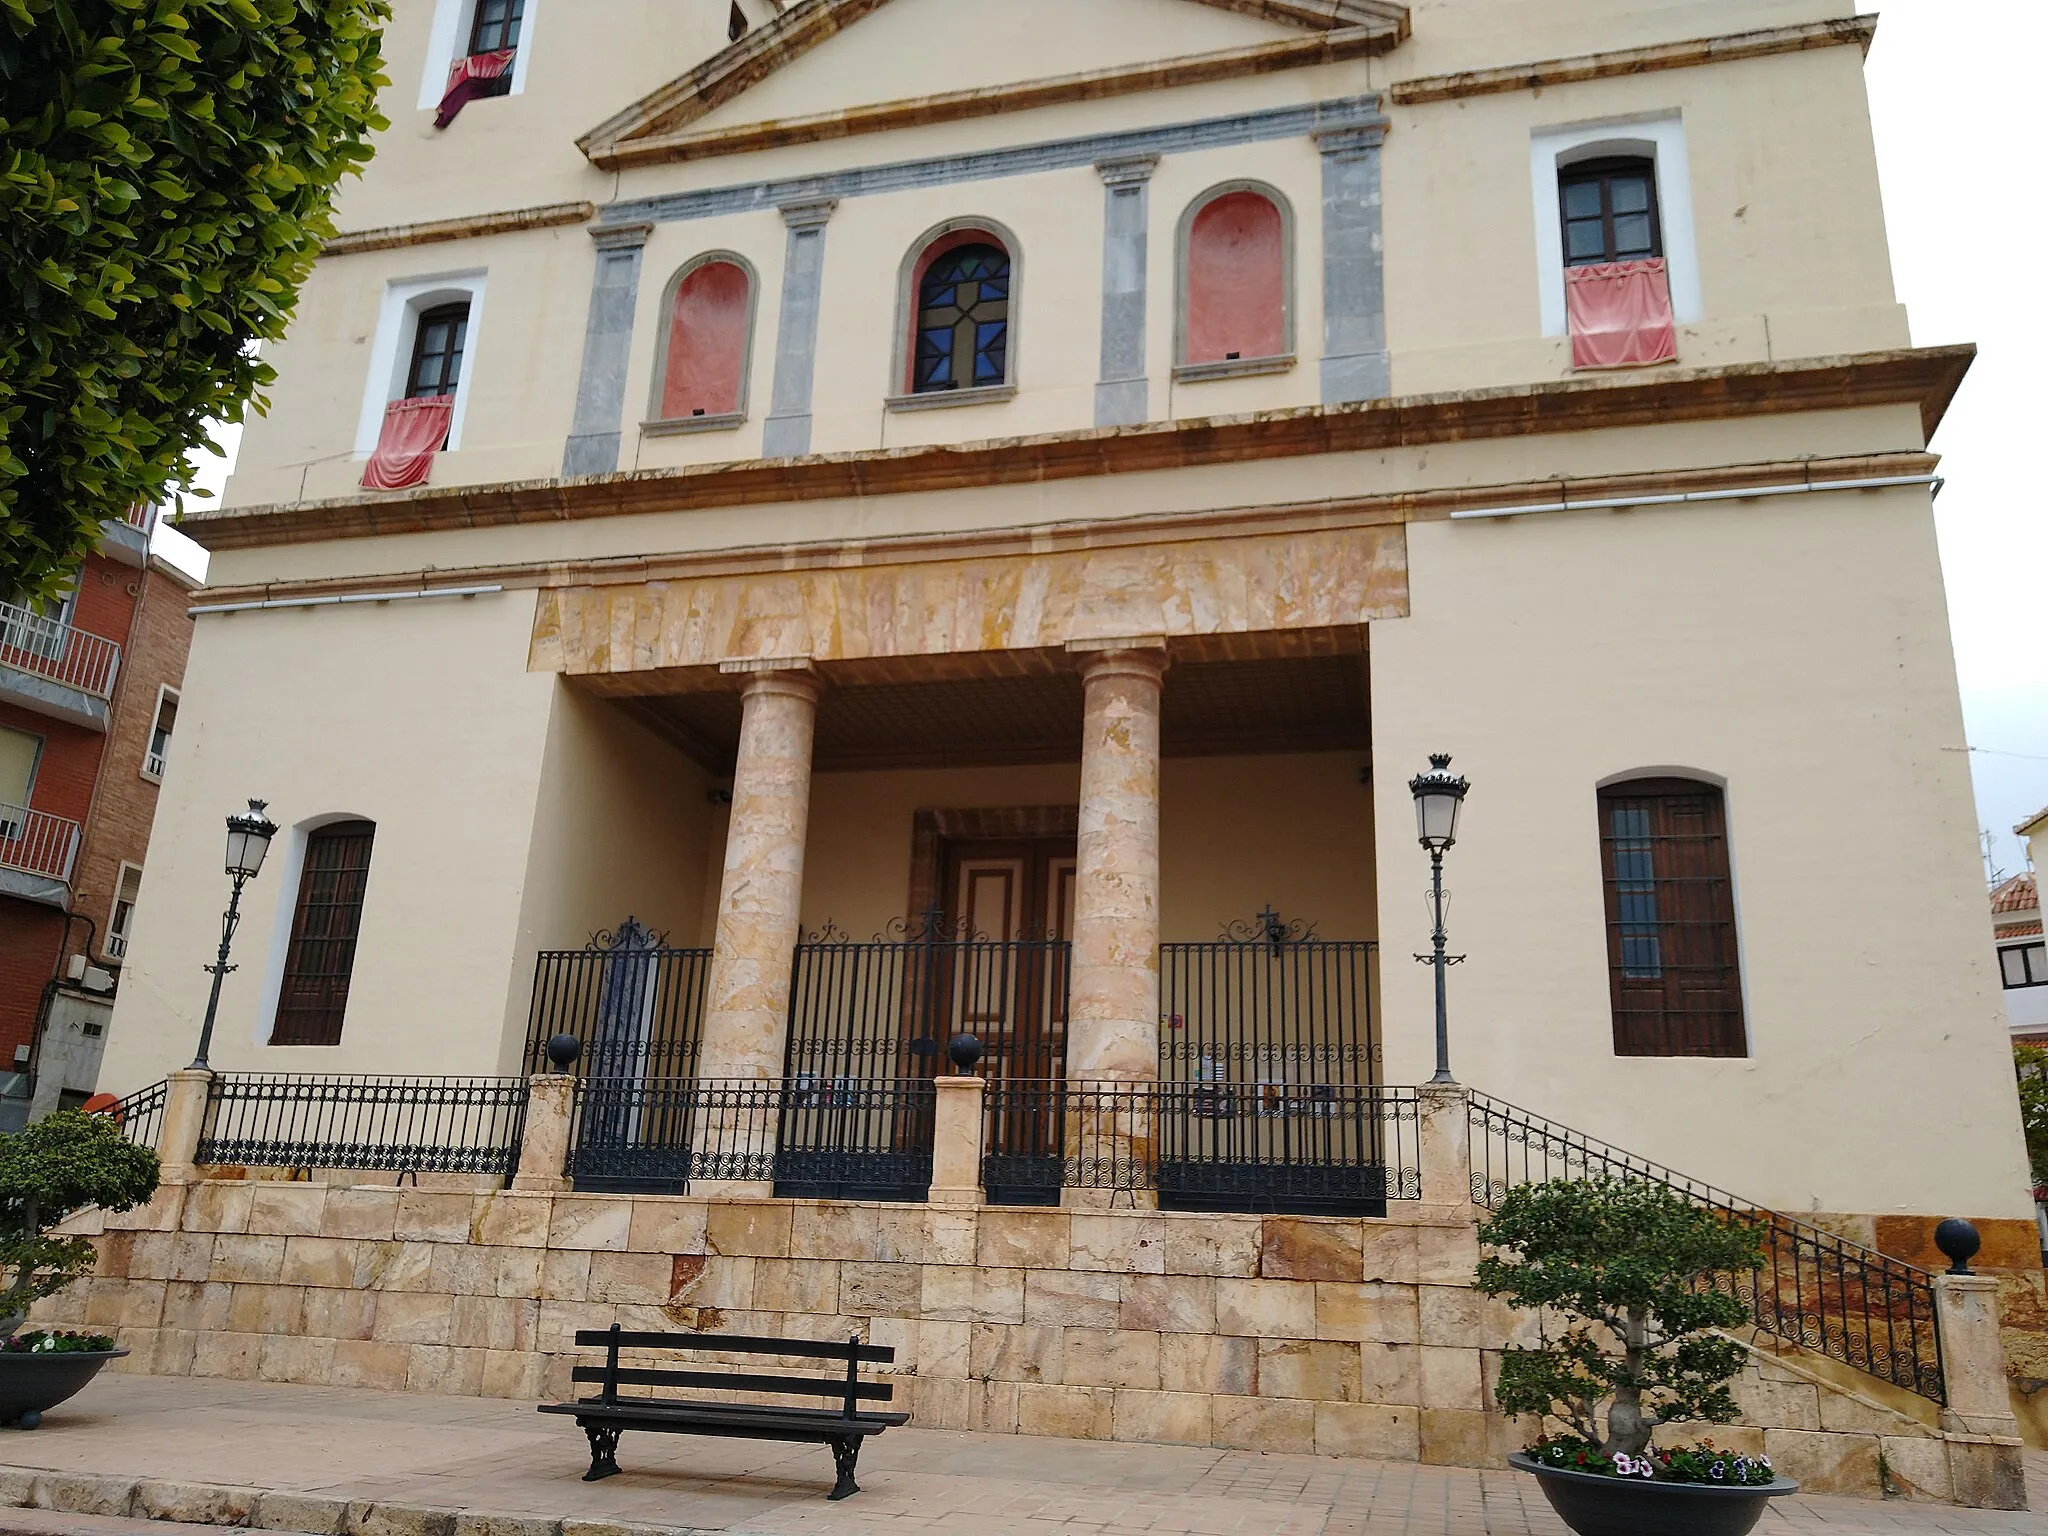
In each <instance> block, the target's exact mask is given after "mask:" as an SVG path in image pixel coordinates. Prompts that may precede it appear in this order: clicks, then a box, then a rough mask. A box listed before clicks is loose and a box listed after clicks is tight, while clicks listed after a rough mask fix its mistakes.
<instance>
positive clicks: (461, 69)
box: [434, 48, 517, 128]
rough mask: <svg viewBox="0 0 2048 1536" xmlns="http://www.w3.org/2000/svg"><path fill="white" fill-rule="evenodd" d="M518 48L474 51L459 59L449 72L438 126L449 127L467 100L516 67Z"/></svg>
mask: <svg viewBox="0 0 2048 1536" xmlns="http://www.w3.org/2000/svg"><path fill="white" fill-rule="evenodd" d="M516 52H517V50H515V49H512V48H500V49H499V50H498V51H497V52H496V53H472V54H471V55H469V57H468V58H465V59H457V60H456V61H455V65H454V67H453V68H452V69H450V70H449V71H448V89H447V90H445V91H443V92H442V93H441V109H440V110H439V111H438V112H436V113H435V114H434V126H435V127H436V128H446V127H447V126H448V125H449V124H450V123H452V122H454V121H455V114H456V113H458V112H460V111H461V110H462V107H463V103H464V102H466V101H468V100H469V99H470V98H471V97H473V96H476V95H478V94H479V93H481V91H482V90H483V87H484V85H485V84H486V82H488V81H492V80H497V79H500V78H501V77H502V76H503V75H504V73H505V71H506V70H508V69H510V68H511V67H512V60H513V58H514V56H515V54H516Z"/></svg>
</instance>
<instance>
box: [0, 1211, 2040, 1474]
mask: <svg viewBox="0 0 2048 1536" xmlns="http://www.w3.org/2000/svg"><path fill="white" fill-rule="evenodd" d="M1393 1210H1394V1212H1395V1214H1393V1215H1391V1216H1390V1217H1389V1218H1388V1219H1385V1220H1353V1219H1311V1218H1295V1217H1277V1216H1268V1217H1258V1216H1228V1215H1195V1214H1180V1213H1163V1212H1154V1211H1078V1210H1077V1211H1059V1210H1022V1209H1015V1208H993V1207H980V1208H976V1207H971V1206H970V1207H957V1206H955V1207H946V1206H919V1205H880V1204H868V1203H827V1202H808V1201H767V1200H764V1201H744V1200H734V1201H705V1200H693V1199H683V1198H667V1197H653V1196H648V1197H624V1196H618V1197H614V1196H600V1195H577V1194H549V1193H523V1192H514V1191H509V1190H508V1191H502V1192H496V1193H471V1192H452V1191H447V1190H436V1189H431V1188H429V1189H410V1188H408V1189H397V1188H393V1187H391V1186H389V1185H385V1186H381V1187H365V1186H354V1187H349V1186H345V1185H341V1184H334V1185H328V1184H321V1183H283V1182H275V1181H242V1180H236V1181H225V1180H209V1181H205V1182H199V1183H193V1184H189V1185H184V1186H167V1187H166V1188H165V1189H164V1190H162V1191H161V1192H160V1193H159V1194H158V1195H157V1197H156V1199H155V1200H154V1201H153V1202H152V1203H151V1204H150V1205H149V1206H147V1207H144V1208H141V1209H138V1210H135V1211H132V1212H128V1213H126V1214H124V1215H111V1216H103V1215H100V1214H98V1213H91V1214H89V1215H87V1216H86V1217H83V1218H80V1220H79V1221H78V1222H77V1223H75V1227H76V1229H77V1230H80V1231H83V1232H85V1233H87V1234H88V1235H90V1236H91V1237H92V1240H93V1242H94V1244H95V1246H96V1247H97V1248H98V1250H99V1254H100V1265H99V1275H98V1277H97V1278H95V1279H93V1280H91V1281H88V1282H85V1283H83V1284H81V1285H79V1286H77V1287H75V1288H73V1290H72V1291H70V1292H68V1293H67V1294H66V1295H64V1296H62V1297H59V1298H56V1299H54V1300H52V1301H50V1302H46V1303H44V1304H42V1306H41V1307H39V1309H38V1312H37V1318H38V1320H39V1321H45V1322H48V1323H51V1324H66V1325H72V1326H85V1327H95V1328H101V1329H106V1330H110V1331H114V1332H117V1333H118V1335H119V1337H120V1339H121V1342H122V1343H123V1344H124V1345H126V1346H127V1347H128V1348H130V1349H131V1350H133V1351H134V1354H133V1355H132V1357H131V1358H130V1359H129V1360H127V1361H126V1362H123V1364H124V1365H125V1366H126V1367H127V1368H128V1369H132V1370H136V1371H143V1372H152V1373H156V1374H160V1375H193V1376H211V1377H228V1378H239V1379H250V1380H267V1381H290V1382H301V1383H308V1384H316V1385H335V1386H352V1387H373V1388H382V1389H387V1390H407V1391H418V1392H435V1393H454V1394H468V1395H481V1396H491V1397H506V1398H532V1399H541V1398H544V1397H557V1396H566V1395H569V1392H570V1384H569V1370H570V1367H571V1364H572V1363H573V1360H574V1358H575V1357H576V1354H577V1352H576V1351H575V1350H574V1348H573V1343H572V1336H573V1334H574V1333H575V1331H576V1330H577V1329H579V1328H601V1327H606V1326H609V1325H610V1324H611V1323H613V1322H618V1323H620V1324H621V1325H623V1326H624V1327H626V1328H629V1329H651V1330H664V1331H666V1330H702V1331H709V1332H742V1333H760V1334H774V1335H784V1336H798V1337H819V1338H839V1339H844V1338H847V1337H851V1336H854V1335H859V1336H860V1337H861V1338H863V1339H865V1340H866V1341H868V1342H870V1343H874V1344H885V1345H890V1346H893V1347H894V1348H895V1350H896V1355H897V1358H896V1362H895V1365H894V1366H893V1367H891V1368H885V1370H884V1374H885V1375H889V1376H893V1378H894V1381H895V1384H896V1387H897V1399H896V1406H898V1407H901V1408H905V1409H908V1410H909V1412H910V1413H911V1414H912V1417H913V1422H914V1423H916V1424H918V1425H922V1426H928V1427H931V1428H939V1429H968V1430H981V1431H988V1432H995V1433H1022V1434H1042V1435H1061V1436H1068V1437H1073V1438H1081V1439H1103V1440H1108V1439H1114V1440H1133V1441H1159V1442H1168V1443H1176V1444H1195V1445H1216V1446H1230V1447H1242V1448H1248V1449H1260V1450H1274V1451H1294V1452H1307V1451H1313V1452H1317V1453H1321V1454H1328V1455H1344V1456H1364V1457H1377V1458H1386V1459H1394V1460H1409V1461H1413V1460H1418V1459H1419V1460H1422V1461H1425V1462H1432V1463H1442V1464H1451V1465H1489V1464H1494V1465H1497V1464H1498V1463H1499V1460H1500V1458H1501V1457H1502V1456H1503V1455H1504V1454H1505V1453H1506V1452H1507V1451H1508V1450H1509V1449H1511V1448H1514V1447H1515V1446H1517V1445H1519V1444H1520V1443H1521V1441H1522V1440H1523V1438H1525V1432H1526V1426H1522V1425H1517V1424H1513V1423H1510V1422H1509V1421H1508V1420H1506V1419H1505V1418H1504V1417H1503V1416H1502V1415H1501V1414H1500V1413H1499V1412H1498V1411H1497V1410H1492V1411H1489V1404H1490V1403H1491V1401H1492V1396H1491V1392H1492V1385H1493V1381H1494V1379H1495V1376H1496V1373H1497V1368H1498V1361H1499V1358H1500V1353H1499V1352H1500V1350H1501V1348H1502V1347H1503V1345H1505V1344H1506V1343H1508V1342H1510V1341H1511V1340H1514V1339H1516V1337H1517V1336H1518V1333H1526V1332H1527V1331H1528V1330H1529V1328H1530V1324H1529V1322H1528V1320H1526V1319H1524V1318H1522V1317H1520V1316H1518V1315H1517V1314H1515V1313H1513V1312H1511V1311H1509V1310H1508V1309H1506V1308H1504V1307H1502V1306H1501V1305H1500V1304H1498V1303H1495V1302H1492V1301H1490V1300H1488V1299H1487V1298H1486V1297H1484V1296H1482V1295H1480V1294H1479V1293H1478V1292H1476V1291H1474V1290H1472V1289H1471V1288H1470V1282H1471V1279H1472V1273H1473V1266H1474V1264H1475V1263H1476V1261H1477V1258H1478V1244H1477V1235H1476V1229H1475V1227H1474V1225H1473V1222H1472V1220H1471V1212H1470V1211H1469V1209H1466V1208H1458V1207H1438V1206H1406V1207H1403V1206H1400V1205H1396V1206H1395V1207H1394V1208H1393ZM586 1354H587V1352H586ZM1738 1395H1739V1397H1740V1400H1741V1402H1742V1404H1743V1408H1744V1422H1743V1423H1742V1424H1741V1425H1738V1426H1726V1427H1715V1428H1713V1429H1711V1430H1708V1431H1706V1433H1708V1434H1710V1435H1711V1436H1712V1438H1713V1439H1714V1440H1715V1441H1716V1443H1717V1444H1720V1445H1723V1446H1726V1447H1728V1448H1730V1449H1731V1450H1742V1451H1747V1452H1749V1453H1752V1454H1756V1453H1768V1454H1769V1455H1770V1456H1771V1457H1772V1458H1773V1460H1774V1461H1775V1462H1776V1463H1777V1464H1778V1465H1779V1466H1780V1467H1781V1468H1783V1469H1784V1470H1785V1471H1786V1472H1787V1473H1789V1474H1790V1475H1792V1476H1795V1477H1798V1478H1800V1479H1801V1480H1802V1482H1804V1483H1805V1484H1806V1485H1807V1486H1808V1487H1809V1488H1810V1489H1812V1490H1814V1491H1816V1492H1834V1493H1850V1494H1865V1495H1872V1496H1874V1495H1876V1494H1877V1493H1879V1492H1880V1490H1881V1487H1882V1481H1881V1475H1880V1465H1881V1463H1882V1468H1883V1476H1884V1478H1886V1479H1888V1480H1889V1482H1890V1484H1891V1485H1892V1487H1893V1489H1894V1491H1904V1492H1908V1493H1913V1494H1917V1495H1920V1496H1923V1497H1928V1498H1934V1499H1948V1498H1951V1497H1955V1498H1963V1499H1969V1500H1970V1501H1972V1502H1976V1501H1977V1499H1976V1498H1975V1497H1974V1495H1973V1489H1974V1488H1975V1487H1976V1485H1977V1482H1981V1481H1982V1479H1981V1477H1979V1476H1978V1474H1977V1473H1976V1472H1973V1471H1972V1470H1971V1466H1972V1465H1974V1463H1971V1462H1970V1458H1971V1457H1972V1456H1978V1459H1979V1460H1981V1459H1982V1457H1981V1456H1980V1455H1979V1453H1978V1452H1977V1451H1973V1450H1972V1449H1971V1448H1970V1445H1969V1444H1967V1443H1965V1440H1964V1439H1963V1438H1962V1437H1958V1436H1955V1435H1952V1434H1950V1435H1944V1434H1943V1433H1942V1432H1941V1430H1940V1429H1939V1428H1938V1421H1937V1419H1936V1415H1935V1413H1934V1410H1933V1408H1932V1405H1930V1404H1917V1403H1916V1401H1915V1400H1910V1399H1904V1398H1903V1395H1902V1394H1901V1395H1896V1396H1897V1398H1898V1400H1892V1401H1888V1400H1886V1399H1884V1398H1882V1397H1881V1396H1877V1395H1872V1394H1868V1393H1862V1392H1859V1391H1857V1390H1854V1388H1853V1386H1852V1385H1850V1384H1845V1383H1843V1382H1840V1381H1831V1380H1829V1379H1828V1378H1827V1377H1826V1376H1825V1375H1823V1374H1817V1373H1816V1372H1815V1371H1813V1370H1809V1369H1807V1368H1805V1367H1804V1366H1803V1365H1802V1364H1801V1362H1800V1361H1799V1360H1798V1359H1784V1358H1779V1359H1770V1358H1766V1357H1765V1356H1763V1355H1761V1354H1760V1355H1759V1356H1758V1357H1757V1361H1756V1364H1755V1365H1754V1366H1753V1367H1752V1368H1751V1369H1750V1370H1749V1371H1747V1372H1746V1373H1745V1375H1744V1377H1743V1379H1742V1381H1741V1382H1740V1384H1739V1389H1738ZM1922 1410H1924V1411H1922ZM1691 1438H1697V1436H1693V1437H1691ZM2016 1457H2017V1451H2016V1449H2015V1450H2013V1451H2012V1453H2011V1457H2009V1458H2007V1459H2014V1460H2016ZM1973 1479H1975V1480H1976V1481H1972V1480H1973Z"/></svg>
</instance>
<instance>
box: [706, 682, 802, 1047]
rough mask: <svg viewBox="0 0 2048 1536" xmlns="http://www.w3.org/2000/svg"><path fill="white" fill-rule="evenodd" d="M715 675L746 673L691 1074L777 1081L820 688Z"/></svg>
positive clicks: (785, 1028)
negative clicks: (699, 1039)
mask: <svg viewBox="0 0 2048 1536" xmlns="http://www.w3.org/2000/svg"><path fill="white" fill-rule="evenodd" d="M721 670H725V671H728V672H739V673H751V674H752V675H751V676H750V677H748V680H747V684H746V689H745V692H744V693H743V695H742V701H743V702H742V705H741V709H742V713H741V717H740V754H739V764H738V766H737V767H736V768H735V769H734V772H733V782H732V812H731V822H730V825H729V826H728V828H727V830H726V834H725V877H724V879H723V880H722V881H721V882H720V885H719V889H718V926H717V929H716V931H715V936H714V937H713V939H712V953H711V976H710V980H709V982H708V984H707V986H706V996H705V1002H704V1043H703V1046H702V1048H701V1049H700V1051H699V1052H698V1064H697V1075H698V1076H699V1077H700V1078H713V1079H715V1078H753V1079H767V1078H779V1077H781V1076H782V1066H783V1053H784V1049H785V1047H786V1046H787V1044H788V1039H787V1036H788V1030H789V973H790V964H791V962H792V960H793V959H794V958H795V953H796V940H797V907H798V903H799V902H800V901H801V900H802V898H803V889H804V834H805V832H806V830H807V828H808V824H809V821H810V813H811V740H812V737H813V734H814V733H815V730H816V727H817V721H818V695H819V692H820V685H819V683H818V680H817V678H816V677H815V676H814V675H813V674H812V672H811V668H810V663H809V662H808V661H797V662H791V661H779V662H778V661H760V662H726V663H725V664H724V666H723V668H722V669H721Z"/></svg>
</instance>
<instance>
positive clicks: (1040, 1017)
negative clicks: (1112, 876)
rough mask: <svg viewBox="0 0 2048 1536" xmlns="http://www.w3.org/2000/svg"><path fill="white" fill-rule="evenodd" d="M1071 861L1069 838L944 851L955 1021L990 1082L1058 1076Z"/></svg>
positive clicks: (970, 844) (1063, 1023)
mask: <svg viewBox="0 0 2048 1536" xmlns="http://www.w3.org/2000/svg"><path fill="white" fill-rule="evenodd" d="M1075 864H1076V859H1075V851H1074V841H1073V839H1072V838H1044V839H1033V840H1029V841H1022V842H1006V843H984V842H966V841H961V842H955V843H952V844H950V845H949V846H948V848H947V850H946V876H945V882H946V883H945V886H944V889H945V891H946V893H947V910H946V914H945V915H946V918H947V922H948V931H949V932H951V933H954V934H957V935H960V936H961V943H960V945H959V948H958V955H959V959H958V961H957V962H956V965H955V974H954V983H953V1008H954V1018H955V1023H956V1027H957V1028H958V1029H963V1030H966V1031H968V1032H970V1033H972V1034H974V1035H975V1036H977V1037H978V1038H979V1039H980V1040H981V1043H982V1052H983V1060H984V1062H985V1063H986V1065H985V1067H984V1068H983V1072H984V1075H986V1076H987V1077H989V1078H990V1080H991V1081H1000V1080H1002V1079H1005V1078H1028V1079H1048V1078H1056V1077H1059V1076H1060V1075H1061V1074H1062V1072H1063V1070H1064V1067H1065V1062H1066V1028H1067V1018H1066V1014H1067V1008H1066V997H1067V949H1066V941H1067V939H1068V937H1069V935H1070V934H1071V932H1072V930H1073V909H1074V870H1075Z"/></svg>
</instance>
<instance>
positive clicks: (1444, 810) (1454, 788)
mask: <svg viewBox="0 0 2048 1536" xmlns="http://www.w3.org/2000/svg"><path fill="white" fill-rule="evenodd" d="M1471 787H1472V786H1471V785H1470V784H1469V783H1467V782H1466V781H1465V779H1464V777H1463V775H1461V774H1455V773H1452V772H1451V757H1450V754H1449V753H1448V752H1432V753H1431V754H1430V755H1429V772H1427V773H1418V774H1417V775H1416V776H1415V777H1414V778H1412V779H1410V780H1409V781H1408V792H1409V793H1410V794H1412V795H1413V796H1415V833H1416V837H1417V839H1418V840H1419V841H1420V842H1421V844H1422V846H1423V847H1425V848H1427V849H1428V850H1429V894H1430V901H1431V903H1432V904H1433V906H1434V908H1435V912H1436V927H1435V930H1434V931H1433V932H1432V933H1431V934H1430V944H1431V953H1429V954H1426V955H1417V956H1416V957H1415V958H1416V959H1417V960H1419V961H1422V962H1423V963H1424V964H1426V965H1431V966H1434V967H1435V969H1436V1076H1435V1077H1433V1078H1431V1079H1430V1081H1431V1082H1433V1083H1454V1082H1456V1081H1457V1079H1456V1078H1454V1077H1452V1076H1451V1031H1450V1022H1449V1014H1448V1011H1447V1009H1446V1007H1445V1002H1444V970H1445V968H1446V967H1448V966H1453V965H1456V964H1457V963H1458V962H1459V961H1460V960H1463V959H1464V958H1465V957H1464V956H1463V955H1446V954H1445V953H1444V850H1445V849H1446V848H1449V847H1450V846H1451V845H1452V844H1453V843H1455V842H1457V840H1458V812H1459V810H1460V809H1462V808H1463V806H1464V804H1465V792H1466V791H1467V790H1469V789H1470V788H1471Z"/></svg>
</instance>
